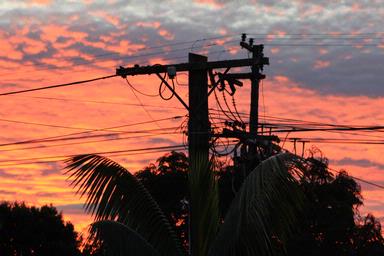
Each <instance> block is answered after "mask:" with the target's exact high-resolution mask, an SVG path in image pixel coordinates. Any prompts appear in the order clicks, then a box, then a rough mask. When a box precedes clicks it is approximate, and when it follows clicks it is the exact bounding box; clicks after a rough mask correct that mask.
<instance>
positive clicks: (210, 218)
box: [188, 154, 219, 256]
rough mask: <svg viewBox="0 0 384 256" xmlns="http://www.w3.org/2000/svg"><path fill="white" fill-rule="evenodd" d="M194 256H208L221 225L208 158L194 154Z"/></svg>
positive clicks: (190, 177)
mask: <svg viewBox="0 0 384 256" xmlns="http://www.w3.org/2000/svg"><path fill="white" fill-rule="evenodd" d="M188 183H189V192H190V207H191V208H190V220H191V223H190V236H191V244H192V247H191V249H192V254H193V255H197V256H199V255H207V253H208V250H209V246H210V244H211V243H212V241H213V240H214V238H215V236H216V233H217V229H218V225H219V192H218V186H217V182H216V180H215V177H214V174H213V171H212V170H211V168H210V163H209V161H208V159H207V157H204V155H202V154H193V157H191V159H190V170H189V173H188Z"/></svg>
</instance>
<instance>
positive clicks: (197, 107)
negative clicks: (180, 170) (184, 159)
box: [188, 53, 210, 162]
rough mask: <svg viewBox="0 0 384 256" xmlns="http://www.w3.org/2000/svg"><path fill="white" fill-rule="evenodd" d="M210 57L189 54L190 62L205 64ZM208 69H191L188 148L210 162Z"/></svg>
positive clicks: (190, 152)
mask: <svg viewBox="0 0 384 256" xmlns="http://www.w3.org/2000/svg"><path fill="white" fill-rule="evenodd" d="M207 61H208V58H207V57H205V56H202V55H197V54H193V53H190V54H189V63H190V64H205V63H207ZM207 71H208V70H206V69H199V70H197V69H196V70H190V71H189V76H188V79H189V82H188V84H189V123H188V150H189V156H190V157H191V158H193V157H192V156H194V155H196V154H199V158H201V157H203V158H204V159H201V160H206V161H207V162H208V159H209V132H210V124H209V120H208V76H207Z"/></svg>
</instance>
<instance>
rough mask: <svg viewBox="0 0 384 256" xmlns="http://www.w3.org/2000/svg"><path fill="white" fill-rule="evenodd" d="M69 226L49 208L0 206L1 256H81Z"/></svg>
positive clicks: (22, 204)
mask: <svg viewBox="0 0 384 256" xmlns="http://www.w3.org/2000/svg"><path fill="white" fill-rule="evenodd" d="M79 243H80V242H79V241H78V239H77V234H76V232H75V231H74V229H73V225H72V224H71V223H64V221H63V218H62V216H61V214H60V213H58V212H57V210H56V208H54V207H52V206H42V207H41V208H38V207H28V206H26V205H25V204H24V203H7V202H3V203H1V204H0V255H15V256H19V255H20V256H21V255H22V256H29V255H30V256H32V255H38V256H52V255H56V256H61V255H63V256H68V255H73V256H76V255H81V254H80V251H79V249H78V246H79Z"/></svg>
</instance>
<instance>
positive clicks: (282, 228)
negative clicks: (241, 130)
mask: <svg viewBox="0 0 384 256" xmlns="http://www.w3.org/2000/svg"><path fill="white" fill-rule="evenodd" d="M296 160H297V159H296V158H295V157H294V156H293V155H290V154H280V155H276V156H274V157H271V158H269V159H267V160H265V161H263V162H262V163H261V164H260V165H259V166H258V167H257V168H256V169H255V170H254V171H253V172H251V173H250V174H249V175H248V177H247V178H246V179H245V181H244V183H243V185H242V186H241V188H240V189H239V191H238V192H237V193H236V196H235V198H234V199H233V201H232V203H231V206H230V207H229V209H228V211H227V214H226V216H225V218H224V221H221V220H220V214H219V212H220V210H219V193H218V186H217V181H216V178H215V176H214V173H213V172H212V171H211V168H210V167H211V165H210V163H207V162H205V161H203V160H201V159H199V157H197V159H193V160H192V161H190V162H189V171H188V197H187V199H188V201H189V207H190V209H191V212H192V214H195V216H197V218H195V219H196V220H197V221H195V222H191V223H190V227H189V231H190V232H189V234H192V235H194V237H195V238H197V240H192V244H189V248H192V255H195V256H197V255H198V256H200V255H201V256H203V255H212V256H213V255H224V256H225V255H272V254H273V252H274V251H278V250H280V248H279V247H277V246H276V245H277V243H276V242H279V243H280V242H281V243H280V244H283V242H284V241H286V239H287V238H288V237H289V234H291V233H292V231H293V230H294V228H295V224H296V220H297V218H296V216H297V213H298V212H299V211H300V209H301V205H302V198H303V195H302V193H301V192H300V190H299V187H298V183H297V180H296V179H295V177H294V175H293V173H292V170H291V169H290V168H291V167H292V166H295V164H296ZM67 168H68V173H69V174H70V177H71V178H72V184H73V185H74V186H75V187H77V188H78V191H79V193H81V194H82V195H85V196H86V198H87V200H86V209H87V210H88V211H89V212H91V213H93V214H94V215H95V221H96V222H95V223H93V224H92V225H91V228H90V234H91V239H93V240H94V241H97V242H100V243H101V247H102V248H103V249H104V251H105V252H107V253H108V255H125V254H128V253H129V255H185V254H186V253H187V252H186V251H185V250H184V248H183V246H182V245H181V243H180V242H179V239H178V238H177V236H176V234H175V232H174V231H173V228H172V225H171V224H170V222H169V221H168V218H167V217H166V216H165V214H164V213H163V211H162V210H161V209H160V207H159V205H158V204H157V202H156V201H155V200H154V198H153V197H152V196H151V194H150V192H149V191H148V190H147V189H146V188H145V187H144V186H143V184H142V183H141V182H140V181H139V180H138V179H137V178H136V177H135V176H134V175H132V174H130V173H129V172H128V171H127V170H126V169H125V168H123V167H122V166H121V165H119V164H117V163H116V162H113V161H111V160H109V159H107V158H105V157H101V156H97V155H78V156H75V157H72V158H70V159H69V160H68V162H67ZM295 171H296V174H297V173H299V172H300V170H298V169H296V170H295ZM147 174H148V173H147ZM176 201H177V200H176ZM276 220H279V221H276ZM276 248H277V249H276Z"/></svg>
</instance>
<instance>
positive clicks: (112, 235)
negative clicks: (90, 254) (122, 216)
mask: <svg viewBox="0 0 384 256" xmlns="http://www.w3.org/2000/svg"><path fill="white" fill-rule="evenodd" d="M89 233H90V236H89V238H88V242H90V243H95V244H97V245H98V246H100V248H101V251H102V252H104V253H105V254H106V255H108V256H120V255H132V256H135V255H137V256H158V255H160V254H159V253H158V252H157V251H156V249H155V248H153V246H152V245H151V244H149V243H148V242H147V241H146V240H145V239H144V238H143V237H142V236H141V235H140V234H138V233H137V232H136V231H134V230H133V229H131V228H129V227H128V226H126V225H124V224H122V223H120V222H117V221H110V220H102V221H97V222H94V223H92V224H91V225H90V229H89Z"/></svg>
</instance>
